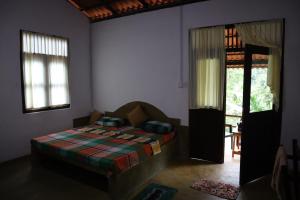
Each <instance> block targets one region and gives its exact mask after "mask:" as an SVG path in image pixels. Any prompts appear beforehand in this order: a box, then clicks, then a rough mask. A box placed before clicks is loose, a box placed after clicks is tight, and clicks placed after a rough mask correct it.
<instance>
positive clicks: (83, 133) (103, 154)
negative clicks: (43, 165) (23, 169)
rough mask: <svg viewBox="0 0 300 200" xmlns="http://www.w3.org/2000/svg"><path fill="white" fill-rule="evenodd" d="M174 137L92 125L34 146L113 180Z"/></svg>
mask: <svg viewBox="0 0 300 200" xmlns="http://www.w3.org/2000/svg"><path fill="white" fill-rule="evenodd" d="M174 136H175V133H174V132H168V133H165V134H156V133H149V132H145V131H144V130H142V129H139V128H133V127H131V126H123V127H104V126H100V125H90V126H85V127H81V128H75V129H70V130H65V131H62V132H58V133H51V134H48V135H44V136H40V137H36V138H33V139H32V140H31V145H32V146H33V147H34V148H35V149H36V150H37V151H40V152H46V153H48V154H51V155H55V156H58V157H60V158H62V159H64V160H69V161H72V162H76V163H78V162H80V164H83V165H88V166H89V167H93V168H96V169H99V170H101V171H103V172H105V175H106V176H111V175H112V174H114V173H122V172H125V171H127V170H129V169H130V168H132V167H134V166H136V165H138V164H139V163H141V162H143V161H145V160H146V159H147V158H149V157H150V156H155V155H156V154H159V153H160V151H161V149H160V147H161V146H162V145H165V144H167V143H168V142H169V141H171V140H172V139H173V138H174Z"/></svg>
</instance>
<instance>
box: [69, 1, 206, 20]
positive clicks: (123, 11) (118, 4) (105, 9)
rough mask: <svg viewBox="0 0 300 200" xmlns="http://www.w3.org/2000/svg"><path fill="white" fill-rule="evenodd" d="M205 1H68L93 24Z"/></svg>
mask: <svg viewBox="0 0 300 200" xmlns="http://www.w3.org/2000/svg"><path fill="white" fill-rule="evenodd" d="M198 1H205V0H68V2H69V3H71V4H72V5H73V6H75V7H76V8H77V9H78V10H79V11H81V12H82V13H83V14H85V15H86V16H87V17H88V18H89V19H90V21H91V22H98V21H102V20H107V19H112V18H116V17H122V16H127V15H132V14H136V13H140V12H146V11H150V10H156V9H162V8H168V7H172V6H178V5H182V4H188V3H194V2H198Z"/></svg>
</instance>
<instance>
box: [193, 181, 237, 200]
mask: <svg viewBox="0 0 300 200" xmlns="http://www.w3.org/2000/svg"><path fill="white" fill-rule="evenodd" d="M191 188H193V189H195V190H199V191H202V192H206V193H208V194H211V195H214V196H217V197H221V198H224V199H231V200H235V199H237V197H238V195H239V192H240V188H239V187H237V186H234V185H231V184H226V183H222V182H217V181H211V180H207V179H200V180H198V181H196V182H194V183H193V185H192V186H191Z"/></svg>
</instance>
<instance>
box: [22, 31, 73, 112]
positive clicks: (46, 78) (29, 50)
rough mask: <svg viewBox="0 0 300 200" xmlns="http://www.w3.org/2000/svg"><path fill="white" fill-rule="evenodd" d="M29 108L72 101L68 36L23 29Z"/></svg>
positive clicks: (24, 67)
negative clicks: (54, 35)
mask: <svg viewBox="0 0 300 200" xmlns="http://www.w3.org/2000/svg"><path fill="white" fill-rule="evenodd" d="M22 39H23V43H22V44H23V72H24V73H23V75H24V92H25V108H26V109H38V108H43V107H49V106H58V105H64V104H69V102H70V100H69V83H68V51H67V49H68V48H67V40H66V39H62V38H58V37H53V36H46V35H41V34H36V33H31V32H23V33H22Z"/></svg>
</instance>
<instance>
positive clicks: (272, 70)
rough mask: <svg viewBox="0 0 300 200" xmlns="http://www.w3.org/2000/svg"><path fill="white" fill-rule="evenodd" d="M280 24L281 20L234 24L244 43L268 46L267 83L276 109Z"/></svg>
mask: <svg viewBox="0 0 300 200" xmlns="http://www.w3.org/2000/svg"><path fill="white" fill-rule="evenodd" d="M282 26H283V24H282V20H273V21H266V22H253V23H245V24H236V25H235V27H236V29H237V32H238V34H239V35H240V37H241V40H242V41H243V42H244V43H246V44H252V45H258V46H265V47H269V48H270V53H269V56H268V78H267V79H268V80H267V83H268V86H269V87H270V89H271V92H272V94H273V103H274V105H275V108H276V109H278V108H279V95H280V71H281V54H282V51H281V49H282V31H283V28H282Z"/></svg>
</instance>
